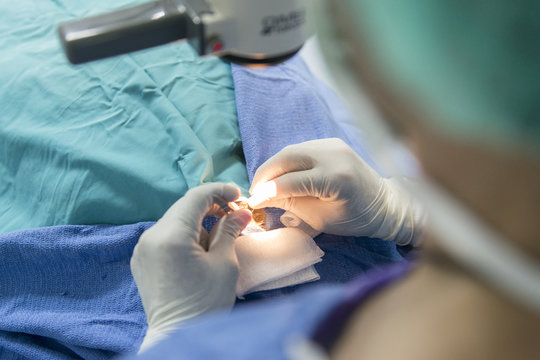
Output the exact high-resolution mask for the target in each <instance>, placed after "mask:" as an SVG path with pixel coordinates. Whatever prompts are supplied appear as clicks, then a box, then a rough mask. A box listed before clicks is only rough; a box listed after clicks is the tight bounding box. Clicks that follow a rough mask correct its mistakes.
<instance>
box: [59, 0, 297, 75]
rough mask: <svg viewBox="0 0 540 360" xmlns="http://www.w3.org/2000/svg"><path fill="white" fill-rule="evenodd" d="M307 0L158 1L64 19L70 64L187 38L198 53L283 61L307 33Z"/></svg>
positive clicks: (234, 59)
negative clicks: (80, 17)
mask: <svg viewBox="0 0 540 360" xmlns="http://www.w3.org/2000/svg"><path fill="white" fill-rule="evenodd" d="M306 7H307V5H306V4H305V0H158V1H154V2H150V3H144V4H141V5H137V6H134V7H129V8H125V9H120V10H117V11H113V12H110V13H106V14H100V15H96V16H91V17H87V18H83V19H77V20H73V21H69V22H66V23H63V24H61V25H60V26H59V28H58V33H59V36H60V39H61V42H62V46H63V48H64V51H65V53H66V55H67V57H68V59H69V61H70V62H71V63H73V64H80V63H84V62H88V61H92V60H97V59H102V58H106V57H111V56H115V55H120V54H125V53H129V52H132V51H136V50H141V49H146V48H149V47H153V46H157V45H162V44H166V43H170V42H173V41H177V40H183V39H186V40H187V41H188V42H189V43H190V44H191V45H192V46H193V48H195V50H196V51H197V53H198V54H199V55H206V54H212V55H215V56H219V57H223V58H225V59H227V60H229V61H232V62H236V63H240V64H244V65H259V66H262V65H268V64H274V63H279V62H282V61H284V60H286V59H288V58H290V57H291V56H293V55H294V54H296V52H298V50H299V49H300V48H301V47H302V45H303V43H304V41H305V40H306V38H307V37H308V31H307V24H306V22H307V14H306Z"/></svg>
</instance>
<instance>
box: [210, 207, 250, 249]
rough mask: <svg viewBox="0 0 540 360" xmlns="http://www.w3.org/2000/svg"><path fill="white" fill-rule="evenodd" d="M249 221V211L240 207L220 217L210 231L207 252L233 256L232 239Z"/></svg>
mask: <svg viewBox="0 0 540 360" xmlns="http://www.w3.org/2000/svg"><path fill="white" fill-rule="evenodd" d="M250 221H251V211H249V210H246V209H242V210H238V211H235V212H232V213H230V214H228V215H226V216H224V217H222V218H221V219H220V220H219V221H218V223H217V224H216V225H215V226H214V228H213V229H212V231H211V232H210V246H209V252H211V253H216V254H219V256H228V257H234V256H235V254H234V248H233V243H234V240H235V239H236V238H237V237H238V236H240V233H241V232H242V230H244V229H245V227H246V226H247V224H249V222H250Z"/></svg>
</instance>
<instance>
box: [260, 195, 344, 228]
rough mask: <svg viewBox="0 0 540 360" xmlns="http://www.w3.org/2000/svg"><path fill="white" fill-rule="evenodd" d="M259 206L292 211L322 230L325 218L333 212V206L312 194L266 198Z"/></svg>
mask: <svg viewBox="0 0 540 360" xmlns="http://www.w3.org/2000/svg"><path fill="white" fill-rule="evenodd" d="M260 206H261V207H275V208H280V209H283V210H286V211H292V212H293V213H294V214H295V215H296V216H297V217H298V218H300V219H301V220H303V221H304V222H305V223H306V224H308V225H309V226H311V227H312V228H313V229H315V230H317V231H319V232H320V231H324V226H325V222H326V218H327V217H328V215H329V214H333V213H335V211H336V210H335V206H334V205H332V204H331V203H328V202H326V201H323V200H320V199H317V198H314V197H312V196H303V197H291V198H286V199H278V200H274V199H272V200H267V201H265V202H263V203H261V204H260Z"/></svg>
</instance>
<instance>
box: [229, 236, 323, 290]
mask: <svg viewBox="0 0 540 360" xmlns="http://www.w3.org/2000/svg"><path fill="white" fill-rule="evenodd" d="M234 248H235V251H236V256H237V258H238V265H239V266H238V269H239V273H238V282H237V284H236V295H237V296H239V297H242V296H243V295H245V294H247V293H250V292H253V291H255V290H261V289H265V290H266V289H276V288H279V287H283V286H289V285H296V284H299V283H304V282H307V281H312V280H315V279H316V278H318V277H319V276H318V274H317V273H316V272H314V270H313V269H309V268H310V267H311V265H313V264H315V263H318V262H320V261H321V257H322V256H323V255H324V252H322V251H321V249H320V248H319V247H318V246H317V245H316V244H315V242H314V241H313V239H312V238H311V237H310V236H309V235H307V234H306V233H304V232H303V231H301V230H298V229H293V228H282V229H276V230H271V231H266V232H254V233H251V234H247V235H244V236H241V237H239V238H238V239H236V241H235V243H234ZM306 268H307V270H306ZM303 270H305V271H303ZM284 284H286V285H284Z"/></svg>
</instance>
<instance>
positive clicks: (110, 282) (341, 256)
mask: <svg viewBox="0 0 540 360" xmlns="http://www.w3.org/2000/svg"><path fill="white" fill-rule="evenodd" d="M233 76H234V85H235V89H236V98H237V99H236V100H237V110H238V116H239V125H240V131H241V134H242V140H243V146H244V153H245V158H246V164H247V167H248V173H249V175H250V177H252V176H253V174H254V171H255V169H256V168H257V167H258V165H260V164H261V163H262V162H263V161H264V160H266V159H267V158H268V157H270V156H271V155H273V154H274V153H276V152H277V151H279V150H280V149H281V148H282V147H284V146H285V145H288V144H291V143H298V142H301V141H305V140H310V139H316V138H322V137H332V136H340V137H343V138H344V139H345V140H346V141H347V142H349V143H350V144H351V145H352V146H353V148H355V150H356V151H358V152H359V153H360V154H361V155H363V156H364V158H366V159H367V160H368V161H369V158H368V157H367V154H366V153H365V151H364V150H363V148H362V147H361V140H360V141H357V139H361V138H359V137H358V138H356V137H349V136H348V135H349V134H352V132H350V131H346V132H345V131H343V130H342V128H341V127H339V126H337V125H336V123H343V124H345V125H344V126H345V128H346V127H347V124H348V122H347V121H348V120H347V118H346V117H344V115H345V114H346V113H345V112H344V110H343V108H342V105H341V104H340V103H338V102H335V101H336V99H335V97H334V95H332V94H331V93H330V92H329V90H328V89H327V88H325V87H324V86H323V85H322V84H321V83H320V82H318V81H317V80H316V79H314V78H313V76H312V75H311V74H310V73H309V71H308V69H307V68H306V67H305V64H304V63H303V61H302V60H301V59H300V58H298V57H296V58H293V59H291V60H290V61H288V62H287V63H285V64H282V65H280V66H277V67H274V68H269V69H266V70H258V71H255V70H249V69H244V68H239V67H233ZM360 135H361V134H360ZM278 216H279V213H278V212H275V213H273V214H270V216H269V221H270V222H271V223H273V224H274V225H273V226H274V227H275V226H279V225H280V224H279V221H278ZM207 221H208V224H210V223H211V220H207ZM208 224H207V225H208ZM150 225H151V223H140V224H134V225H124V226H105V225H97V226H57V227H45V228H38V229H34V230H23V231H17V232H10V233H6V234H2V235H0V256H1V258H2V262H1V264H0V277H1V278H0V358H8V359H10V358H16V359H19V358H23V359H24V358H26V359H53V358H54V359H56V358H76V357H83V358H86V359H103V358H108V357H111V356H112V355H114V354H118V353H122V352H125V351H133V350H135V349H136V348H137V347H138V345H139V343H140V341H141V340H142V336H143V334H144V331H145V317H144V313H143V310H142V306H141V303H140V299H139V296H138V294H137V292H136V288H135V285H134V283H133V279H132V277H131V275H130V270H129V258H130V255H131V252H132V249H133V246H134V245H135V243H136V241H137V239H138V237H139V235H140V234H141V232H142V231H144V229H145V228H147V227H148V226H150ZM316 241H317V243H318V244H319V246H320V247H321V248H322V249H323V250H324V251H325V253H326V255H325V256H324V260H323V262H322V263H320V264H318V265H317V270H318V271H319V273H320V275H321V282H327V283H334V282H345V281H348V280H349V279H352V278H353V277H354V276H356V275H358V274H359V273H362V272H364V271H365V270H366V269H368V268H371V267H373V266H376V265H379V264H384V263H389V262H394V261H399V260H401V259H402V257H401V256H400V254H399V252H398V251H397V249H396V246H395V245H393V244H392V243H389V242H384V241H381V240H377V239H367V238H352V237H337V236H330V235H325V234H323V235H320V236H319V237H317V238H316ZM316 284H317V283H310V284H304V285H299V286H295V287H290V288H285V289H279V290H273V291H266V292H260V293H255V294H251V295H249V296H247V297H246V298H247V301H249V300H253V299H258V298H265V297H272V296H278V295H282V294H284V293H289V292H293V291H296V290H297V289H298V288H301V287H310V286H315V285H316ZM242 306H243V305H242ZM206 335H208V334H206Z"/></svg>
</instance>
